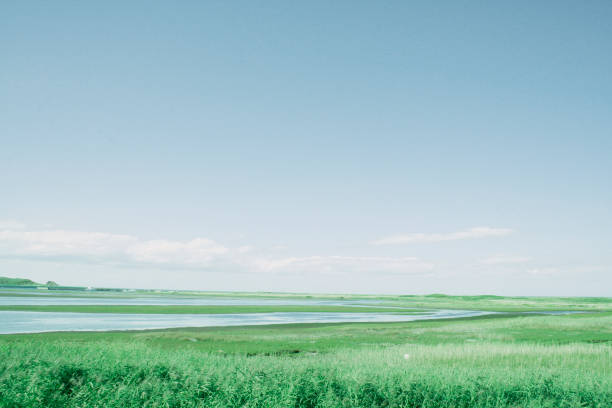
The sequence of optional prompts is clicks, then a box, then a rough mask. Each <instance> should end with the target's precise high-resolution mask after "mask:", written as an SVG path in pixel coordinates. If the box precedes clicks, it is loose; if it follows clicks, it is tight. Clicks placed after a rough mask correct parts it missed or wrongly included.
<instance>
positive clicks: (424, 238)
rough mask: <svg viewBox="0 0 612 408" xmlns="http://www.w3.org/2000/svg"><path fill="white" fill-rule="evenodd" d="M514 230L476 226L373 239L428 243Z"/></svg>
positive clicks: (397, 242)
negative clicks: (455, 230) (443, 231)
mask: <svg viewBox="0 0 612 408" xmlns="http://www.w3.org/2000/svg"><path fill="white" fill-rule="evenodd" d="M513 232H514V231H513V230H511V229H508V228H490V227H474V228H470V229H467V230H465V231H457V232H448V233H433V234H426V233H414V234H405V235H392V236H389V237H384V238H381V239H378V240H376V241H373V242H372V244H373V245H397V244H413V243H428V242H442V241H456V240H461V239H475V238H488V237H502V236H506V235H509V234H512V233H513Z"/></svg>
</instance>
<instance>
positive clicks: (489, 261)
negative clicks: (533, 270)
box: [480, 255, 531, 265]
mask: <svg viewBox="0 0 612 408" xmlns="http://www.w3.org/2000/svg"><path fill="white" fill-rule="evenodd" d="M530 260H531V258H527V257H523V256H503V255H496V256H491V257H489V258H485V259H481V260H480V263H481V264H484V265H505V264H520V263H525V262H529V261H530Z"/></svg>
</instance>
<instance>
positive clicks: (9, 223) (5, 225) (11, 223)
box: [0, 220, 26, 230]
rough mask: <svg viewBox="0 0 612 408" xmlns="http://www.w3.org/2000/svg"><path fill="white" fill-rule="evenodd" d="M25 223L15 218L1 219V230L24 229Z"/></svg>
mask: <svg viewBox="0 0 612 408" xmlns="http://www.w3.org/2000/svg"><path fill="white" fill-rule="evenodd" d="M25 227H26V226H25V224H23V223H21V222H19V221H15V220H0V230H20V229H24V228H25Z"/></svg>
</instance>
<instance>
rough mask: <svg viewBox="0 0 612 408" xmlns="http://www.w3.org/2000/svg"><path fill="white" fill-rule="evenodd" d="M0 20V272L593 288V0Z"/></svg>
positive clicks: (318, 286)
mask: <svg viewBox="0 0 612 408" xmlns="http://www.w3.org/2000/svg"><path fill="white" fill-rule="evenodd" d="M0 16H1V17H0V18H1V23H0V56H1V58H2V64H0V90H1V92H0V141H1V145H0V192H1V199H0V220H2V221H0V275H6V276H24V277H29V278H33V279H38V280H48V279H53V280H56V281H59V282H61V283H65V284H83V285H97V286H121V287H166V288H197V289H203V290H277V291H279V290H282V291H316V292H381V293H432V292H445V293H496V294H525V295H536V294H542V295H610V294H611V293H610V289H609V288H610V287H612V251H610V242H612V217H610V209H612V182H611V181H610V175H611V174H612V160H611V158H612V114H611V113H610V111H611V108H612V81H611V80H610V72H612V53H610V41H612V26H611V25H610V24H609V21H610V20H611V18H612V4H611V3H610V2H607V1H590V2H587V3H584V2H582V3H581V2H572V1H542V2H537V3H533V2H526V1H525V2H512V3H506V4H501V3H495V2H476V1H468V2H437V3H435V4H432V3H431V2H400V1H390V2H384V4H383V3H376V2H352V1H351V2H333V3H332V2H316V1H311V2H303V3H302V4H296V3H293V2H292V3H289V2H280V1H279V2H273V1H269V2H195V1H193V2H189V1H186V2H180V3H173V4H171V3H169V2H130V3H129V4H126V3H125V2H113V1H107V2H103V3H98V4H93V3H89V4H87V3H83V2H63V1H61V2H53V3H49V2H27V3H26V2H3V3H2V5H0Z"/></svg>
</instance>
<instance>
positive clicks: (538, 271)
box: [527, 267, 560, 276]
mask: <svg viewBox="0 0 612 408" xmlns="http://www.w3.org/2000/svg"><path fill="white" fill-rule="evenodd" d="M559 272H560V271H559V270H558V269H557V268H550V267H546V268H533V269H529V270H528V271H527V273H529V274H531V275H544V276H549V275H556V274H558V273H559Z"/></svg>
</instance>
